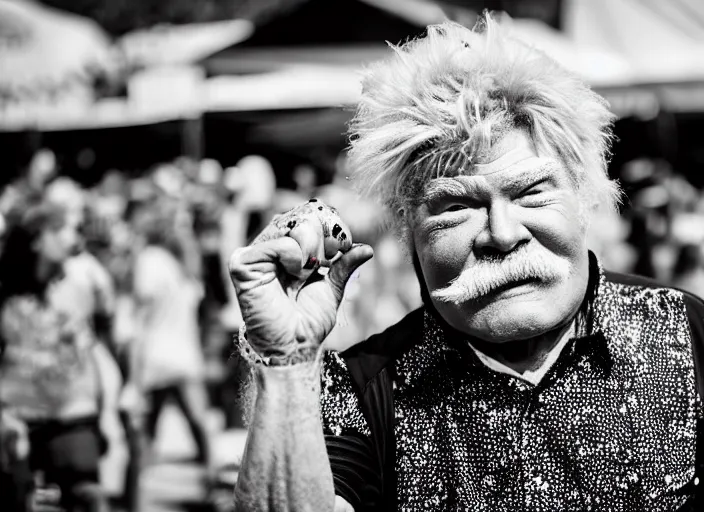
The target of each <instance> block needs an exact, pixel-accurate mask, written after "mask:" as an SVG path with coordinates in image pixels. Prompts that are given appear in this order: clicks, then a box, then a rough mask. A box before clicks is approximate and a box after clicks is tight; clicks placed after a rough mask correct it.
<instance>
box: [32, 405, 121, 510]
mask: <svg viewBox="0 0 704 512" xmlns="http://www.w3.org/2000/svg"><path fill="white" fill-rule="evenodd" d="M102 443H103V441H102V439H101V435H100V431H99V428H98V419H97V418H86V419H83V420H80V421H71V422H69V423H65V424H63V425H62V426H61V427H58V428H56V430H55V432H54V435H53V436H51V437H50V438H49V439H47V446H46V454H47V461H46V463H45V466H46V478H47V481H50V482H54V483H56V484H57V485H58V486H59V488H60V489H61V502H62V505H63V506H64V507H65V509H66V510H67V511H68V512H73V511H81V512H82V511H85V512H104V511H106V510H107V509H108V503H107V497H106V496H105V493H104V492H103V490H102V488H101V486H100V479H99V461H100V456H101V452H102Z"/></svg>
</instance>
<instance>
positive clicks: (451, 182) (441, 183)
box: [422, 178, 484, 203]
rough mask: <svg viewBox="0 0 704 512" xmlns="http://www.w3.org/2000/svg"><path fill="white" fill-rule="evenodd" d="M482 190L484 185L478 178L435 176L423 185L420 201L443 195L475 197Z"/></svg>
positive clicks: (435, 198) (425, 201)
mask: <svg viewBox="0 0 704 512" xmlns="http://www.w3.org/2000/svg"><path fill="white" fill-rule="evenodd" d="M483 190H484V187H482V184H481V182H479V181H478V180H471V181H470V180H462V181H460V180H458V179H457V178H437V179H434V180H433V181H431V182H430V183H428V184H427V185H426V186H425V189H424V191H423V197H422V202H424V203H430V202H433V201H436V200H438V199H441V198H445V197H468V196H469V197H476V196H478V195H480V194H482V191H483Z"/></svg>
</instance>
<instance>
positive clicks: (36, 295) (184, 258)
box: [0, 149, 704, 510]
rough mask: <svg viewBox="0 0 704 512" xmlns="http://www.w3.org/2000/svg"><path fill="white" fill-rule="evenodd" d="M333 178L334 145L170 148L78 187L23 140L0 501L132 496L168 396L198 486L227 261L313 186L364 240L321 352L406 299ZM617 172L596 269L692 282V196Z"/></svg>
mask: <svg viewBox="0 0 704 512" xmlns="http://www.w3.org/2000/svg"><path fill="white" fill-rule="evenodd" d="M347 174H348V173H347V172H346V169H345V159H344V156H341V157H340V158H339V160H338V162H337V169H336V173H335V175H334V178H333V179H332V180H331V181H330V180H328V182H326V183H320V182H319V174H318V173H317V172H316V170H315V169H314V168H313V167H312V166H310V165H305V164H302V165H299V166H298V167H296V168H295V170H294V171H293V176H292V177H293V180H292V181H293V183H294V185H293V186H292V187H289V188H281V187H278V186H277V180H276V174H275V172H274V169H273V168H272V166H271V164H270V163H269V162H268V161H267V160H266V159H265V158H263V157H261V156H257V155H251V156H247V157H245V158H243V159H241V160H240V161H239V162H238V163H237V165H235V166H232V167H228V168H223V167H222V166H221V165H220V164H219V163H218V162H217V161H215V160H210V159H204V160H201V161H195V160H192V159H188V158H178V159H176V160H175V161H172V162H167V163H163V164H160V165H157V166H155V167H153V168H152V169H149V170H148V171H147V172H145V173H143V174H141V175H138V176H129V175H127V174H126V173H122V172H119V171H111V172H107V173H106V174H105V175H104V176H103V177H102V179H101V180H100V181H99V182H98V183H97V184H95V185H93V186H90V187H87V186H82V185H80V184H79V183H77V182H75V181H73V180H71V179H69V178H67V177H65V176H63V175H62V174H61V173H60V172H58V170H57V165H56V157H55V155H54V154H53V153H52V152H51V151H50V150H48V149H42V150H40V151H38V152H36V154H34V156H33V158H32V159H31V162H29V164H28V165H27V167H26V169H25V170H24V172H23V173H22V175H21V176H19V177H18V178H17V179H15V180H14V181H13V182H11V183H9V184H8V185H7V186H5V188H4V189H3V190H2V193H1V194H0V283H1V286H0V340H1V341H2V343H1V344H0V348H1V350H2V352H0V414H1V415H0V435H1V437H0V490H1V491H2V495H3V504H5V503H10V501H9V499H8V501H5V500H6V498H5V497H6V496H8V497H9V496H14V498H13V499H14V508H10V510H28V509H33V510H40V509H41V507H40V506H39V505H38V503H39V502H41V500H42V499H45V500H49V501H51V496H49V497H47V495H50V494H51V492H50V491H51V490H52V489H53V490H54V494H55V495H56V496H55V497H54V501H57V502H58V503H59V504H61V506H62V507H63V508H64V509H66V510H108V509H109V506H110V505H112V507H113V508H114V507H118V508H119V509H121V510H136V507H137V503H138V498H139V492H138V490H139V478H140V474H141V470H142V469H143V468H145V467H147V466H148V465H149V464H152V463H154V450H153V446H154V438H155V435H156V430H157V429H156V425H157V423H158V420H159V417H160V414H161V412H162V411H163V409H164V405H165V404H167V403H170V404H172V405H174V406H176V407H177V408H178V410H179V411H180V412H181V414H182V415H183V418H184V419H185V420H186V423H187V425H188V427H189V430H190V434H191V435H192V438H193V441H194V445H195V447H196V462H197V463H198V464H200V465H202V467H203V468H204V475H205V476H204V479H205V482H204V485H205V486H206V487H207V486H209V485H212V483H213V482H214V481H215V480H216V478H217V471H218V468H217V467H215V464H214V462H213V457H212V448H211V442H210V440H211V439H212V434H213V429H222V430H226V429H236V428H240V427H242V426H243V425H242V414H241V413H242V411H241V410H240V408H239V405H238V388H239V383H240V380H241V378H242V368H241V366H240V362H239V361H238V360H237V357H236V356H234V355H233V348H232V343H231V342H232V338H233V335H234V333H236V332H237V330H238V329H239V326H240V323H241V316H240V314H239V310H238V307H237V302H236V298H235V297H234V294H233V289H232V287H231V286H230V284H229V277H228V275H227V269H226V262H227V258H228V256H229V254H230V253H231V252H232V251H233V250H234V249H236V248H237V247H240V246H243V245H245V244H247V243H248V242H249V241H251V239H252V238H253V237H254V236H255V235H256V234H257V232H258V231H259V230H260V229H261V228H262V227H263V226H264V225H265V224H266V223H268V222H269V220H270V219H271V218H272V217H273V216H274V215H276V214H277V213H280V212H283V211H286V210H288V209H289V208H292V207H293V206H295V205H297V204H300V203H302V202H304V201H306V200H308V199H309V198H311V197H318V198H319V199H321V200H323V201H325V202H327V203H328V204H330V205H333V206H335V207H336V208H337V209H338V210H339V211H340V215H341V216H342V218H343V219H345V220H346V222H348V224H349V226H350V229H351V231H352V233H353V236H354V238H355V240H356V241H362V242H366V243H369V244H371V245H373V246H374V248H375V258H373V260H372V261H371V262H370V263H368V264H366V265H365V266H363V267H362V268H361V269H360V270H359V271H357V273H356V274H355V275H353V278H352V279H351V281H350V283H349V284H348V287H347V289H346V294H345V299H344V301H343V304H342V307H341V308H340V310H339V315H338V323H337V326H336V327H335V329H334V330H333V332H332V334H331V335H330V337H329V339H328V340H327V341H326V343H327V344H328V345H329V346H330V347H331V348H336V349H344V348H346V347H348V346H350V345H351V344H353V343H355V342H357V341H360V340H362V339H364V338H365V337H366V336H368V335H370V334H372V333H374V332H378V331H380V330H382V329H384V328H385V327H387V326H389V325H391V324H392V323H394V322H396V321H397V320H399V319H400V318H402V317H403V316H404V315H405V314H406V313H407V312H408V311H410V310H412V309H414V308H416V307H418V306H419V305H420V296H419V289H418V284H417V281H416V278H415V275H414V272H413V269H412V266H411V265H410V263H409V260H410V258H409V257H408V255H407V254H404V249H403V247H402V246H401V245H400V244H398V243H397V240H396V239H395V236H394V234H393V233H391V232H390V230H389V228H388V224H387V220H386V218H385V216H384V214H383V212H382V211H381V210H380V209H379V208H378V207H376V206H375V205H373V204H370V203H366V202H364V201H363V200H361V199H359V198H358V197H357V196H356V195H355V194H354V192H353V191H352V188H351V186H350V181H349V180H348V178H347ZM620 176H621V182H622V185H623V188H624V191H625V194H624V201H623V206H622V211H621V212H619V213H614V212H611V213H601V214H599V215H597V216H596V217H595V218H594V219H593V221H592V225H591V229H590V233H591V234H590V236H591V237H592V241H591V247H592V249H593V250H594V251H595V252H596V253H597V254H598V256H599V257H600V258H601V261H602V263H603V264H604V266H605V267H606V268H607V269H610V270H615V271H624V272H636V273H639V274H641V275H646V276H650V277H653V278H656V279H658V280H660V281H663V282H667V283H671V284H674V285H676V286H678V287H680V288H682V289H686V290H688V291H691V292H693V293H695V294H697V295H700V296H702V295H704V245H703V243H702V242H703V241H704V193H702V191H700V190H697V189H696V188H695V187H693V186H692V185H691V184H690V183H689V182H687V180H686V179H684V178H683V177H682V176H680V175H679V174H677V173H676V172H674V171H673V170H672V169H671V167H670V166H669V165H668V164H667V163H666V162H662V161H656V160H650V159H641V160H634V161H632V162H629V163H628V164H626V165H625V166H624V167H623V169H621V172H620ZM213 418H214V419H213ZM117 446H123V447H124V446H126V447H127V448H128V449H127V451H128V456H127V463H126V464H125V466H124V470H125V475H124V480H123V485H122V486H121V489H120V490H119V492H118V493H117V494H118V495H117V496H112V497H111V498H112V499H110V500H108V496H107V494H108V493H106V492H105V489H104V488H102V487H101V479H100V475H99V472H100V467H99V462H100V460H101V458H105V457H108V456H109V454H110V453H111V450H113V449H114V448H115V447H117ZM52 485H53V486H54V487H52ZM41 492H44V497H43V498H42V495H41ZM28 502H32V503H29V505H28ZM3 510H5V508H3ZM47 510H50V509H47Z"/></svg>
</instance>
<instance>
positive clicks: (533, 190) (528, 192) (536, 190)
mask: <svg viewBox="0 0 704 512" xmlns="http://www.w3.org/2000/svg"><path fill="white" fill-rule="evenodd" d="M542 191H543V187H541V186H540V185H533V186H532V187H529V188H527V189H525V190H524V191H523V192H521V196H522V197H525V196H535V195H538V194H540V193H541V192H542Z"/></svg>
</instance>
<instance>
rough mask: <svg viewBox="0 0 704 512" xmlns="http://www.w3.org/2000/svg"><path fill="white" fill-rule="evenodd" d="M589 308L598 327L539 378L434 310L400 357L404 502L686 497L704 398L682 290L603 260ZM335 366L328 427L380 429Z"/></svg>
mask: <svg viewBox="0 0 704 512" xmlns="http://www.w3.org/2000/svg"><path fill="white" fill-rule="evenodd" d="M589 310H590V321H589V322H587V325H588V326H589V327H588V330H587V332H585V333H583V334H584V335H582V336H581V337H578V338H576V339H573V340H571V341H570V342H569V343H568V344H567V346H566V347H565V348H564V350H563V352H562V354H561V355H560V357H559V358H558V360H557V362H556V363H555V365H554V366H553V367H552V368H551V369H550V371H549V372H548V373H547V374H546V376H545V377H544V378H543V380H542V381H541V382H540V383H539V384H538V385H537V386H532V385H531V384H529V383H527V382H526V381H524V380H522V379H518V378H515V377H512V376H510V375H508V374H505V373H498V372H495V371H492V370H490V369H489V368H487V367H486V366H484V365H483V364H481V362H479V360H478V359H477V357H476V355H475V354H474V353H473V352H472V351H471V350H468V349H467V346H466V344H463V343H461V341H462V340H457V338H456V337H454V338H453V335H451V334H450V333H447V332H445V331H444V328H443V326H442V325H441V324H440V323H439V322H438V321H436V320H435V318H434V317H433V316H432V315H431V314H430V313H427V312H426V314H425V318H424V335H423V336H422V340H421V341H420V342H419V343H418V344H416V345H414V346H413V347H411V348H410V349H409V350H408V351H406V352H405V353H403V355H401V356H400V357H399V358H398V359H397V360H396V361H395V363H394V369H393V373H394V374H395V375H396V376H397V378H396V381H395V382H394V386H393V389H394V390H393V404H394V411H395V426H394V436H395V440H396V461H395V469H396V473H397V475H396V476H397V489H396V491H397V496H398V509H399V510H402V511H408V512H411V511H413V512H415V511H426V510H433V511H456V510H472V511H484V510H486V511H489V510H491V511H519V510H530V511H554V510H571V511H577V510H579V511H588V510H594V511H599V510H619V511H624V512H629V511H633V512H635V511H642V510H648V511H651V510H653V511H654V510H658V511H659V510H662V511H665V510H676V509H677V508H679V507H680V506H682V505H683V504H684V503H685V502H686V500H687V498H688V497H689V493H691V492H692V490H693V489H694V486H695V485H696V483H695V482H694V455H695V441H696V440H695V435H696V420H697V418H698V417H699V416H700V411H701V404H700V402H699V399H698V397H697V393H696V388H695V376H694V363H693V354H692V348H691V338H690V332H689V328H688V321H687V316H686V309H685V305H684V302H683V298H682V295H681V294H680V293H679V292H677V291H674V290H671V289H664V288H644V287H639V286H633V285H624V284H618V283H614V282H610V281H607V280H606V278H605V275H604V273H603V270H602V269H599V279H598V282H597V283H596V285H595V292H594V299H593V300H592V302H591V304H590V308H589ZM324 366H325V370H324V372H323V386H322V387H323V393H322V399H321V411H322V416H323V418H324V429H325V431H326V433H332V434H335V435H345V434H346V433H362V434H364V435H369V429H368V426H367V424H366V422H365V421H364V417H363V415H362V414H361V412H360V409H359V403H358V401H357V396H356V395H355V393H354V392H353V390H352V387H351V382H350V377H349V375H348V372H347V370H346V367H345V364H344V361H343V360H342V359H341V358H340V357H339V356H338V355H337V354H328V355H327V356H326V360H325V365H324ZM697 483H698V482H697ZM688 485H689V486H691V487H687V486H688Z"/></svg>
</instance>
